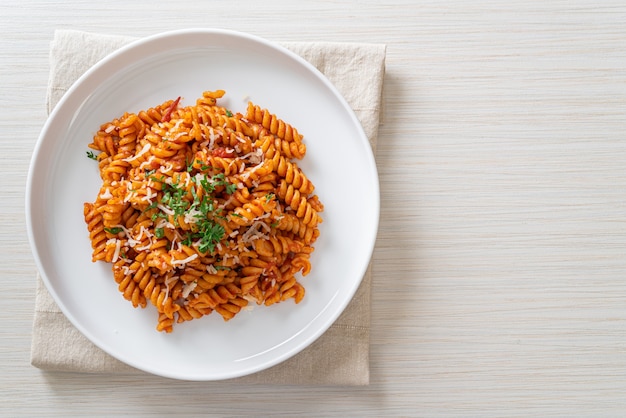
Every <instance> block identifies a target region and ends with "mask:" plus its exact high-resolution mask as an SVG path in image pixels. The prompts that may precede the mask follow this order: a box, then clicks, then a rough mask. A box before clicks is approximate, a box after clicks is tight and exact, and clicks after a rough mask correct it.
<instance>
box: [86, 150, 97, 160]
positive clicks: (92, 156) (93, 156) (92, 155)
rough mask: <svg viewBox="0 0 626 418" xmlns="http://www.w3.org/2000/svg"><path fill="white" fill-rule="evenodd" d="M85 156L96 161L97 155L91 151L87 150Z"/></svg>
mask: <svg viewBox="0 0 626 418" xmlns="http://www.w3.org/2000/svg"><path fill="white" fill-rule="evenodd" d="M87 158H91V159H92V160H95V161H98V156H97V155H96V154H94V153H93V151H87Z"/></svg>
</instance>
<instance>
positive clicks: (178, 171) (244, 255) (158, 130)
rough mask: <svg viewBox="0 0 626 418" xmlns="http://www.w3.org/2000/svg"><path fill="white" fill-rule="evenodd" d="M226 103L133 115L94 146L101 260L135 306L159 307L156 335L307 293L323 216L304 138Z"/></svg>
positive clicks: (96, 250) (163, 107) (204, 100)
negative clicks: (305, 162) (305, 280)
mask: <svg viewBox="0 0 626 418" xmlns="http://www.w3.org/2000/svg"><path fill="white" fill-rule="evenodd" d="M224 94H225V92H224V91H223V90H217V91H206V92H204V93H203V95H202V97H200V98H199V99H197V100H196V104H195V105H189V106H183V105H182V103H181V98H177V99H176V100H168V101H166V102H165V103H162V104H160V105H157V106H155V107H152V108H150V109H147V110H142V111H140V112H138V113H136V114H135V113H124V114H123V115H122V116H120V117H119V118H116V119H114V120H112V121H110V122H106V123H104V124H102V125H101V126H100V129H99V131H98V132H97V133H96V134H95V135H94V137H93V141H92V143H90V144H89V148H91V149H92V150H93V151H89V152H88V155H89V156H90V157H92V158H93V159H95V160H97V162H98V169H99V173H100V177H101V179H102V184H101V186H100V189H99V191H98V194H97V196H96V198H95V200H94V201H93V202H86V203H85V204H84V217H85V222H86V224H87V229H88V233H89V239H90V241H91V246H92V249H93V251H92V260H93V261H94V262H97V261H102V262H106V263H110V264H111V266H112V271H113V278H114V280H115V282H116V283H117V285H118V288H119V291H120V292H121V293H122V295H123V297H124V298H125V299H127V300H128V301H130V303H132V305H133V306H134V307H142V308H143V307H146V306H148V305H149V304H150V305H153V306H154V307H155V308H156V310H157V312H158V317H157V326H156V328H157V330H159V331H164V332H168V333H169V332H172V331H173V328H174V325H175V324H176V323H181V322H184V321H191V320H193V319H198V318H201V317H203V316H205V315H209V314H211V313H213V312H217V313H218V314H220V315H221V316H222V317H223V318H224V320H229V319H232V318H233V317H234V316H235V315H237V314H238V313H239V312H240V311H241V310H242V309H243V308H245V307H246V306H248V304H250V303H254V304H262V305H272V304H275V303H279V302H282V301H285V300H288V299H293V300H294V301H295V302H296V303H299V302H300V301H301V300H302V298H303V297H304V294H305V289H304V287H303V285H302V284H301V283H300V281H299V277H300V276H306V275H307V274H308V273H309V272H310V271H311V262H310V257H311V254H312V252H313V251H314V247H313V244H314V243H315V241H316V239H317V238H318V237H319V228H318V226H319V224H320V223H321V222H322V218H321V215H320V213H321V212H323V210H324V206H323V204H322V202H321V201H320V200H319V198H318V197H317V195H316V194H315V188H314V186H313V183H311V181H310V180H309V179H308V178H307V176H306V175H305V173H304V172H303V171H302V169H301V168H300V167H299V166H298V165H297V160H301V159H302V158H303V157H304V155H305V153H306V146H305V144H304V143H303V136H302V135H301V134H300V133H299V132H298V131H297V130H296V129H295V128H294V127H293V126H291V125H289V124H287V123H285V122H284V121H282V120H280V119H278V118H277V117H276V116H275V115H273V114H271V113H270V112H269V111H268V110H266V109H262V108H260V107H259V106H257V105H255V104H253V103H249V104H248V108H247V110H246V114H245V115H244V114H240V113H236V114H233V113H232V112H230V111H229V110H228V109H226V108H225V107H223V106H220V105H219V104H218V100H219V99H220V98H222V97H223V96H224ZM94 151H96V152H97V154H96V153H94Z"/></svg>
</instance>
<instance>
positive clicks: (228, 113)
mask: <svg viewBox="0 0 626 418" xmlns="http://www.w3.org/2000/svg"><path fill="white" fill-rule="evenodd" d="M226 116H228V117H229V118H232V117H233V112H231V111H230V110H228V109H227V110H226Z"/></svg>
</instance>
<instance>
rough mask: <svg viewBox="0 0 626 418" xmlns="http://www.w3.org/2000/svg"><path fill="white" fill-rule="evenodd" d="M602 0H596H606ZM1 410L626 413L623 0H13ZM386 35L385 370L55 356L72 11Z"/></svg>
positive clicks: (377, 334)
mask: <svg viewBox="0 0 626 418" xmlns="http://www.w3.org/2000/svg"><path fill="white" fill-rule="evenodd" d="M594 3H595V4H596V5H595V6H592V4H594ZM0 17H1V20H2V24H1V25H0V81H1V82H0V159H1V161H0V172H1V178H4V181H5V182H6V184H5V185H4V186H2V187H1V188H0V190H1V192H0V193H1V195H0V205H2V211H1V213H0V222H1V225H0V264H1V265H2V269H1V271H2V278H1V280H0V294H1V295H2V304H1V305H2V309H0V324H1V325H0V415H1V416H13V415H24V416H34V415H48V414H49V415H56V416H70V415H80V416H86V415H100V414H101V415H107V416H119V415H135V414H137V415H167V414H170V413H182V414H185V415H201V414H215V415H217V416H226V415H238V416H245V415H266V416H280V415H285V416H294V415H296V414H301V413H304V414H309V415H315V416H342V417H343V416H382V415H391V416H496V415H497V416H557V415H558V416H564V415H567V416H624V415H626V3H624V2H623V1H598V2H589V1H582V0H565V1H560V0H552V1H534V0H531V1H518V0H514V1H490V0H475V1H472V2H466V1H447V2H446V1H417V0H416V1H395V2H388V3H385V2H381V1H379V0H359V1H349V2H340V1H302V2H296V1H287V0H271V1H268V2H258V1H252V0H248V1H242V2H234V1H229V2H201V1H189V0H177V1H172V2H154V1H150V2H149V1H146V0H138V1H133V0H124V1H118V0H110V1H106V2H93V1H86V0H67V1H51V0H26V1H22V2H15V1H8V0H0ZM185 27H220V28H227V29H234V30H240V31H247V32H251V33H253V34H255V35H259V36H262V37H265V38H267V39H269V40H272V41H279V42H280V41H313V40H327V41H351V42H378V43H385V44H387V46H388V49H387V53H388V56H387V75H386V78H385V88H384V125H383V126H382V127H381V131H380V140H379V146H378V154H377V161H378V168H379V172H380V180H381V193H382V196H381V197H382V210H381V216H382V218H381V223H380V232H379V238H378V241H377V248H376V251H375V255H374V262H375V267H374V276H373V297H372V338H371V384H370V385H369V386H367V387H352V388H351V387H348V388H343V387H341V388H337V387H330V388H329V387H281V386H278V387H277V386H264V385H258V386H240V385H232V384H224V383H190V382H178V381H169V380H166V379H162V378H158V377H144V376H142V377H128V376H103V375H82V374H59V373H44V372H41V371H40V370H38V369H35V368H33V367H32V366H30V364H29V350H30V338H31V325H32V318H33V307H34V290H35V265H34V261H33V258H32V255H31V252H30V247H29V244H28V241H27V236H26V226H25V220H24V188H25V183H26V173H27V169H28V163H29V159H30V156H31V153H32V150H33V147H34V144H35V141H36V139H37V136H38V134H39V131H40V129H41V127H42V125H43V123H44V121H45V118H46V113H45V94H46V83H47V76H48V47H49V42H50V40H51V39H52V34H53V31H54V30H55V29H57V28H73V29H79V30H86V31H94V32H104V33H111V34H122V35H133V36H144V35H149V34H153V33H156V32H160V31H164V30H171V29H180V28H185Z"/></svg>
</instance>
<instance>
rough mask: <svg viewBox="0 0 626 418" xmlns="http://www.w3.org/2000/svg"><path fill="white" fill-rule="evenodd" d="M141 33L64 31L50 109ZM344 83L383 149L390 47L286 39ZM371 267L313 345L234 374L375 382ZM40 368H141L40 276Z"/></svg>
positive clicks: (57, 45)
mask: <svg viewBox="0 0 626 418" xmlns="http://www.w3.org/2000/svg"><path fill="white" fill-rule="evenodd" d="M132 40H133V38H128V37H120V36H111V35H102V34H95V33H86V32H79V31H68V30H59V31H57V32H56V33H55V35H54V40H53V41H52V44H51V52H50V80H49V84H48V96H47V106H48V112H50V111H51V110H52V109H53V108H54V106H55V105H56V104H57V102H58V101H59V99H60V98H61V97H62V96H63V94H64V93H65V92H66V90H67V89H68V88H69V87H70V86H71V85H72V83H73V82H74V81H75V80H76V79H77V78H78V77H80V76H81V75H82V74H83V73H84V72H85V71H86V70H87V69H89V68H90V67H91V66H93V65H94V64H95V63H96V62H97V61H99V60H100V59H102V58H103V57H105V56H106V55H107V54H109V53H111V52H113V51H115V50H116V49H118V48H119V47H121V46H123V45H125V44H127V43H129V42H130V41H132ZM283 46H284V47H286V48H288V49H290V50H291V51H293V52H295V53H296V54H298V55H300V56H302V57H303V58H304V59H306V60H307V61H309V62H310V63H311V64H313V65H314V66H315V67H317V68H318V69H319V70H320V71H321V72H322V73H324V74H325V75H326V77H328V79H329V80H330V81H331V82H332V83H333V84H334V85H335V86H336V87H337V89H338V90H339V91H340V92H341V94H342V95H343V96H344V97H345V99H346V100H347V101H348V103H349V104H350V105H351V106H352V109H354V111H355V113H356V115H357V117H358V118H359V120H360V121H361V124H362V126H363V129H364V130H365V133H366V134H367V136H368V138H369V140H370V143H371V145H372V148H373V149H374V151H375V149H376V139H377V134H378V125H379V115H380V108H381V106H380V105H381V93H382V84H383V76H384V69H385V46H384V45H380V44H356V43H347V44H346V43H326V42H315V43H304V42H302V43H299V42H298V43H296V42H293V43H283ZM370 286H371V265H370V268H369V269H368V271H367V273H366V274H365V277H364V278H363V282H362V284H361V286H360V287H359V289H358V291H357V293H356V295H355V296H354V298H353V300H352V301H351V303H350V304H349V306H348V307H347V309H346V310H345V311H344V312H343V314H342V315H341V316H340V317H339V318H338V319H337V321H336V322H335V323H334V324H333V325H332V326H331V327H330V328H329V329H328V331H326V333H324V335H322V336H321V337H320V338H319V339H318V340H317V341H315V342H314V343H313V344H312V345H311V346H309V347H308V348H306V349H305V350H303V351H302V352H300V353H299V354H297V355H296V356H294V357H292V358H290V359H289V360H287V361H285V362H283V363H281V364H278V365H276V366H274V367H272V368H270V369H267V370H264V371H261V372H258V373H255V374H252V375H249V376H244V377H240V378H237V379H233V380H234V381H238V382H245V383H275V384H322V385H366V384H368V383H369V329H370ZM31 363H32V365H33V366H35V367H38V368H40V369H43V370H49V371H73V372H89V373H141V372H140V371H138V370H136V369H134V368H132V367H130V366H128V365H126V364H124V363H122V362H120V361H118V360H117V359H115V358H113V357H111V356H109V355H108V354H106V353H105V352H103V351H102V350H100V349H99V348H98V347H96V346H95V345H93V344H92V343H91V342H90V341H89V340H88V339H87V338H85V337H84V336H83V335H82V334H81V333H80V332H78V331H77V330H76V329H75V328H74V326H73V325H72V324H71V323H70V322H69V321H68V320H67V318H65V316H64V315H63V313H62V312H61V311H60V309H59V307H58V306H57V305H56V303H55V302H54V300H53V299H52V297H51V296H50V294H49V293H48V291H47V290H46V288H45V286H44V284H43V282H42V281H41V279H40V278H39V277H38V278H37V294H36V299H35V317H34V323H33V338H32V347H31Z"/></svg>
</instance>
